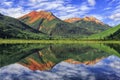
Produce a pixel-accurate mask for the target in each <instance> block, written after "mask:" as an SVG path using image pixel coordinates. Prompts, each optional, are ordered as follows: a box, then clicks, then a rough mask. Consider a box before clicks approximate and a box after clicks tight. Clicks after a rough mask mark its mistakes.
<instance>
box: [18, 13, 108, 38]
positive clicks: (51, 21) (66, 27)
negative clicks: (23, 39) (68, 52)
mask: <svg viewBox="0 0 120 80" xmlns="http://www.w3.org/2000/svg"><path fill="white" fill-rule="evenodd" d="M76 19H77V20H79V18H76ZM19 20H21V21H23V22H25V23H26V24H28V25H29V26H31V27H32V28H34V29H36V30H39V31H41V32H44V33H46V34H48V35H50V36H55V37H59V38H61V37H62V38H63V37H64V38H70V37H72V38H82V37H84V36H89V35H92V34H95V33H99V32H101V31H103V30H106V29H108V28H110V27H109V26H107V27H105V26H104V25H102V24H97V23H94V24H93V23H91V22H89V24H87V22H88V21H87V22H86V23H85V22H82V23H79V22H75V23H68V22H65V21H62V20H60V19H59V18H57V17H56V16H54V14H52V13H51V12H47V11H39V12H36V11H32V12H30V13H28V14H26V15H24V16H22V17H21V18H19ZM72 21H74V19H73V20H72ZM96 25H97V26H96ZM98 25H99V26H98ZM88 26H89V27H88ZM93 26H94V27H93ZM96 27H98V29H93V28H96ZM91 29H93V30H91Z"/></svg>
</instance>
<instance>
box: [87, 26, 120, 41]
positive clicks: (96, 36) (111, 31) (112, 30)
mask: <svg viewBox="0 0 120 80" xmlns="http://www.w3.org/2000/svg"><path fill="white" fill-rule="evenodd" d="M119 29H120V25H118V26H116V27H113V28H110V29H108V30H106V31H103V32H101V33H99V34H94V35H92V36H90V37H89V39H105V38H107V37H109V36H110V35H112V34H114V33H115V32H116V31H118V30H119Z"/></svg>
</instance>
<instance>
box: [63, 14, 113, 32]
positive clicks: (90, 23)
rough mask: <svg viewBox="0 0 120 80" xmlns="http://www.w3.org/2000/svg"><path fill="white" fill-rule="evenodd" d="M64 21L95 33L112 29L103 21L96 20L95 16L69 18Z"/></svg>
mask: <svg viewBox="0 0 120 80" xmlns="http://www.w3.org/2000/svg"><path fill="white" fill-rule="evenodd" d="M64 21H65V22H69V23H72V24H74V25H76V26H79V27H80V28H85V29H88V30H90V31H91V32H93V33H100V32H102V31H105V30H107V29H109V28H111V27H110V26H109V25H107V24H104V23H103V22H102V21H100V20H98V19H96V18H95V17H93V16H90V17H84V18H69V19H67V20H64Z"/></svg>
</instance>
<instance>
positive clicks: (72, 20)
mask: <svg viewBox="0 0 120 80" xmlns="http://www.w3.org/2000/svg"><path fill="white" fill-rule="evenodd" d="M79 20H81V18H69V19H65V20H64V21H65V22H69V23H73V22H75V21H79Z"/></svg>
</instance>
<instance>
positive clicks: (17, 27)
mask: <svg viewBox="0 0 120 80" xmlns="http://www.w3.org/2000/svg"><path fill="white" fill-rule="evenodd" d="M45 37H47V36H46V35H45V34H43V33H42V32H40V31H38V30H35V29H33V28H31V27H29V26H28V25H26V24H24V23H23V22H21V21H19V20H17V19H14V18H11V17H8V16H4V15H2V14H0V38H18V39H45Z"/></svg>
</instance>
